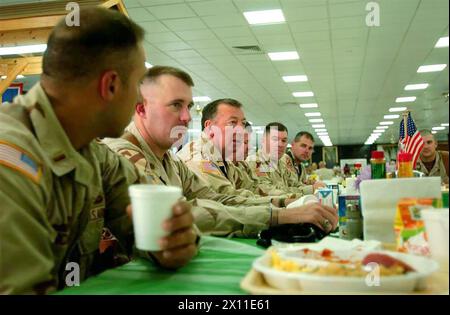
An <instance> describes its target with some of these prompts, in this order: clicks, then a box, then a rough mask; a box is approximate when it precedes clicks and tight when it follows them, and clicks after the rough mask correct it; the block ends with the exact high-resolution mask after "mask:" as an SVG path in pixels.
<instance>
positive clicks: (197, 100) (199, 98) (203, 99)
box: [192, 96, 211, 102]
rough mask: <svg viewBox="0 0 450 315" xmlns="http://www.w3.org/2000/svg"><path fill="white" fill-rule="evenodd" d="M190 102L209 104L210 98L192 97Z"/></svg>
mask: <svg viewBox="0 0 450 315" xmlns="http://www.w3.org/2000/svg"><path fill="white" fill-rule="evenodd" d="M192 100H193V101H194V102H210V101H211V98H210V97H209V96H194V97H193V98H192Z"/></svg>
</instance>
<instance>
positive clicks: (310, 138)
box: [294, 131, 315, 142]
mask: <svg viewBox="0 0 450 315" xmlns="http://www.w3.org/2000/svg"><path fill="white" fill-rule="evenodd" d="M303 136H305V137H306V138H307V139H309V140H311V141H312V142H315V141H314V137H313V135H312V134H310V133H309V132H308V131H300V132H298V133H297V134H296V135H295V138H294V142H299V141H300V139H301V137H303Z"/></svg>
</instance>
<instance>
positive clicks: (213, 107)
mask: <svg viewBox="0 0 450 315" xmlns="http://www.w3.org/2000/svg"><path fill="white" fill-rule="evenodd" d="M220 104H226V105H229V106H233V107H236V108H241V107H242V104H241V103H240V102H239V101H237V100H235V99H232V98H221V99H218V100H215V101H212V102H211V103H208V104H207V105H206V106H205V107H203V110H202V130H204V129H205V122H206V121H207V120H211V119H214V118H215V117H216V115H217V108H218V107H219V105H220Z"/></svg>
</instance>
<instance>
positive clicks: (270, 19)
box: [244, 9, 286, 25]
mask: <svg viewBox="0 0 450 315" xmlns="http://www.w3.org/2000/svg"><path fill="white" fill-rule="evenodd" d="M244 16H245V18H246V19H247V22H248V24H251V25H257V24H271V23H282V22H285V21H286V19H285V18H284V15H283V11H281V10H280V9H276V10H263V11H247V12H244Z"/></svg>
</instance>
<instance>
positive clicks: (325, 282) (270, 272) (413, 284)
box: [253, 248, 439, 294]
mask: <svg viewBox="0 0 450 315" xmlns="http://www.w3.org/2000/svg"><path fill="white" fill-rule="evenodd" d="M297 252H298V250H297ZM369 253H383V254H387V255H390V256H392V257H394V258H397V259H399V260H401V261H403V262H405V263H406V264H408V265H410V266H411V267H413V268H414V269H415V272H409V273H407V274H405V275H399V276H385V277H383V276H381V277H380V279H379V284H378V285H373V284H374V282H373V281H372V282H371V283H372V285H368V284H367V283H366V277H344V276H321V275H314V274H309V273H301V272H297V273H294V272H286V271H280V270H276V269H274V268H272V267H271V265H270V262H271V255H270V253H269V251H268V252H267V253H266V254H265V255H264V256H262V257H260V258H258V259H256V260H255V261H254V262H253V268H254V269H255V270H256V271H259V272H261V273H262V274H263V275H264V278H265V280H266V281H267V283H268V284H269V285H271V286H273V287H275V288H277V289H281V290H303V291H306V292H307V291H311V292H330V293H333V292H334V293H362V294H365V293H371V292H379V293H382V292H385V293H389V292H390V293H408V292H412V291H414V290H423V289H425V279H426V278H427V277H428V276H429V275H431V274H432V273H433V272H435V271H437V270H438V266H439V265H438V263H437V262H435V261H434V260H431V259H428V258H425V257H420V256H415V255H409V254H403V253H397V252H391V251H378V250H377V251H370V252H369V251H367V252H361V251H359V254H361V255H364V256H365V255H367V254H369ZM279 254H280V256H282V257H283V258H289V259H290V260H294V261H296V262H304V263H305V262H307V263H308V264H310V263H314V262H312V261H311V260H304V259H302V257H301V255H297V256H296V254H295V249H294V248H287V249H282V250H281V251H280V252H279ZM339 254H340V253H339ZM353 254H354V253H352V254H348V255H353ZM359 254H358V255H359ZM315 263H316V264H323V263H326V262H323V261H322V262H320V261H319V262H318V261H315Z"/></svg>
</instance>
